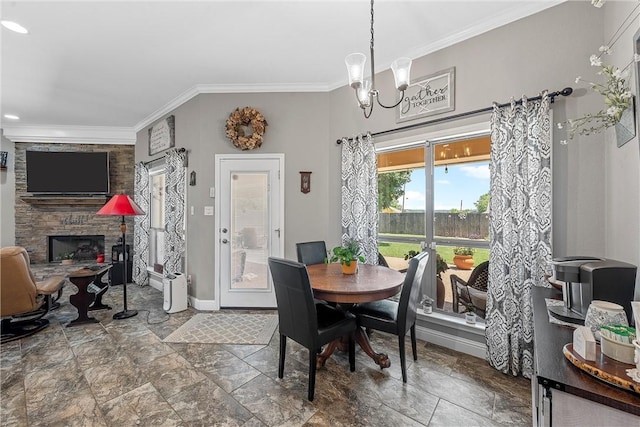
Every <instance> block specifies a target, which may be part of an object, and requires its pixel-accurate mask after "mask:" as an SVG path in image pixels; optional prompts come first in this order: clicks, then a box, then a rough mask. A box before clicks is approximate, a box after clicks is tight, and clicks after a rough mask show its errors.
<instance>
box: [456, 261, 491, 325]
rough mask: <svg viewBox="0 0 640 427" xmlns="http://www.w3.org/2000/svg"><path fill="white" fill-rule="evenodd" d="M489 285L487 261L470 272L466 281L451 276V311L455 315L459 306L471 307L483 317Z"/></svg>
mask: <svg viewBox="0 0 640 427" xmlns="http://www.w3.org/2000/svg"><path fill="white" fill-rule="evenodd" d="M488 283H489V261H485V262H482V263H480V264H478V266H477V267H476V268H474V269H473V271H472V272H471V276H469V280H468V281H464V280H463V279H461V278H460V277H458V276H457V275H455V274H452V275H451V291H452V294H453V310H454V311H455V312H456V313H457V312H459V311H460V306H461V305H463V306H466V307H471V308H472V309H473V311H474V312H475V313H476V314H477V315H479V316H480V317H483V318H484V316H485V310H486V305H487V285H488Z"/></svg>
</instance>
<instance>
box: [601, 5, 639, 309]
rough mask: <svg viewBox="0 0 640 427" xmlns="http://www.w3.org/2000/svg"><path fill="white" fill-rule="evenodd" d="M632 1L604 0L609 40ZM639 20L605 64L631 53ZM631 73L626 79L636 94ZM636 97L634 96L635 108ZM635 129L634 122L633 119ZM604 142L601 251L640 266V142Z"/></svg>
mask: <svg viewBox="0 0 640 427" xmlns="http://www.w3.org/2000/svg"><path fill="white" fill-rule="evenodd" d="M636 4H637V3H635V2H608V3H606V4H605V6H606V7H604V8H603V9H604V17H605V21H604V24H605V25H604V35H605V40H607V41H608V40H609V38H610V37H611V34H614V33H615V32H616V31H617V30H618V28H619V27H620V24H621V23H622V22H623V21H624V20H625V18H626V17H627V16H628V15H629V12H630V11H631V10H632V9H633V8H634V7H635V6H636ZM639 27H640V23H638V22H637V21H636V24H635V25H631V26H630V27H629V28H628V29H627V30H626V31H625V32H624V33H623V34H622V35H621V37H620V39H619V40H618V42H617V43H616V44H615V45H614V47H613V52H612V54H611V56H610V57H605V60H606V62H607V63H608V64H614V65H616V66H618V67H620V68H624V67H625V66H626V65H627V64H628V63H629V62H630V61H631V58H632V56H633V42H632V39H633V35H634V33H635V32H636V31H638V28H639ZM635 77H636V76H635V75H634V73H633V72H632V73H631V75H630V77H629V79H630V80H631V83H632V87H634V88H635V90H634V91H633V93H635V94H636V96H638V93H639V92H638V89H639V88H638V87H637V85H636V79H635ZM637 108H638V99H637V98H636V109H637ZM637 118H638V115H637V114H636V120H637ZM636 129H638V123H636ZM605 136H606V138H605V141H604V143H605V144H604V145H605V162H604V170H605V182H604V186H605V197H604V201H603V205H604V206H606V209H605V236H606V241H605V255H606V256H607V257H609V258H613V259H618V260H621V261H626V262H630V263H632V264H634V265H637V266H640V144H639V143H638V132H636V137H635V138H633V139H632V140H631V141H629V142H627V143H626V144H625V145H623V146H622V147H620V148H618V147H617V146H616V141H615V135H614V132H612V131H609V132H607V133H606V135H605ZM636 299H640V275H636Z"/></svg>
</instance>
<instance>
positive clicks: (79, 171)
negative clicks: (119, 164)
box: [27, 151, 109, 194]
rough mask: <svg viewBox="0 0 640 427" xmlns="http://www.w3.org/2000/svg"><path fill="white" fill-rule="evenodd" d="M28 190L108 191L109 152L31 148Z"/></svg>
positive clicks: (59, 192) (28, 163)
mask: <svg viewBox="0 0 640 427" xmlns="http://www.w3.org/2000/svg"><path fill="white" fill-rule="evenodd" d="M27 192H29V193H58V194H62V193H73V194H97V193H99V194H107V193H109V153H108V152H93V153H91V152H81V151H75V152H62V151H27Z"/></svg>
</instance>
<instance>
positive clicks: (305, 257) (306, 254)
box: [296, 240, 327, 265]
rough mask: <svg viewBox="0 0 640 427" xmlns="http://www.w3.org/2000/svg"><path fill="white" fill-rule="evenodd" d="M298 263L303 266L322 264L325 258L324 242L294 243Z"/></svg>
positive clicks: (325, 247) (325, 248)
mask: <svg viewBox="0 0 640 427" xmlns="http://www.w3.org/2000/svg"><path fill="white" fill-rule="evenodd" d="M296 251H297V252H298V262H301V263H303V264H305V265H314V264H323V263H324V259H325V258H326V257H327V245H325V243H324V240H319V241H317V242H302V243H296Z"/></svg>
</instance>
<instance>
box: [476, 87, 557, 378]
mask: <svg viewBox="0 0 640 427" xmlns="http://www.w3.org/2000/svg"><path fill="white" fill-rule="evenodd" d="M490 168H491V193H490V195H491V197H490V205H489V206H490V207H489V244H490V255H489V257H490V258H489V286H488V293H487V316H486V336H487V347H488V359H489V363H490V364H491V365H492V366H493V367H495V368H496V369H498V370H500V371H502V372H504V373H508V372H511V373H512V374H513V375H518V374H522V375H523V376H525V377H527V378H530V377H531V374H532V372H533V312H532V302H531V287H532V286H535V285H537V284H541V283H542V282H543V277H544V272H545V268H546V262H547V261H548V260H550V259H551V117H550V114H549V98H548V97H547V95H546V93H545V94H544V95H543V97H542V99H541V100H540V101H536V102H527V100H526V99H523V100H522V105H516V103H515V102H514V101H512V102H511V106H509V107H506V108H499V107H497V106H496V107H494V110H493V115H492V117H491V165H490Z"/></svg>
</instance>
